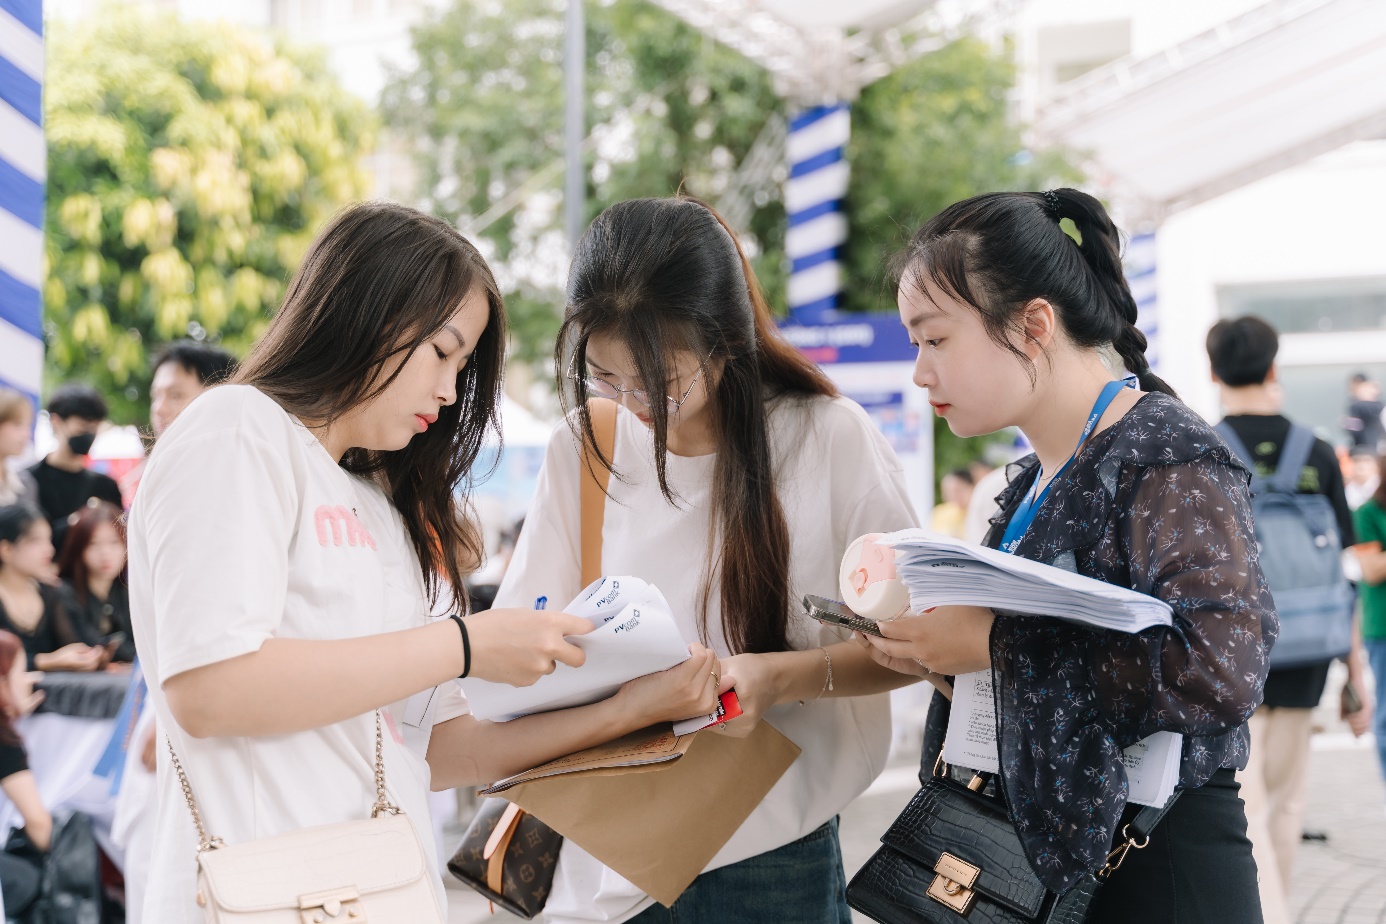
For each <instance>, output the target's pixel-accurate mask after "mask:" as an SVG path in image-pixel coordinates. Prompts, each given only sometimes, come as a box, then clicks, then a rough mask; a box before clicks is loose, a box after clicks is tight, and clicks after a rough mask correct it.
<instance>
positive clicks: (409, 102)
mask: <svg viewBox="0 0 1386 924" xmlns="http://www.w3.org/2000/svg"><path fill="white" fill-rule="evenodd" d="M565 6H566V3H565V0H504V2H502V0H458V2H456V3H454V4H453V5H452V6H451V7H449V8H447V9H445V10H443V11H441V12H440V13H438V14H435V16H434V17H433V18H432V19H430V20H428V21H426V22H425V23H424V24H422V25H421V26H420V27H418V28H416V29H415V30H414V37H413V40H414V51H415V57H416V59H417V64H416V66H415V67H414V68H413V69H411V70H409V71H407V72H405V73H400V74H396V75H395V76H394V78H393V79H392V80H391V82H390V84H389V85H388V86H387V88H386V90H385V93H384V96H383V101H382V112H383V114H384V118H385V120H386V123H387V124H388V125H389V126H390V127H391V128H392V129H394V130H395V131H396V132H397V133H398V134H399V135H400V136H401V137H403V138H407V139H410V141H411V143H413V144H414V145H415V146H416V150H417V151H418V154H419V157H418V165H419V182H420V189H419V194H420V198H421V200H422V204H423V206H424V207H425V208H428V209H430V210H432V211H434V212H435V213H437V214H439V215H442V216H444V217H447V218H449V219H451V220H453V221H456V222H457V223H458V225H459V226H460V227H462V228H463V229H464V230H468V229H472V228H476V224H475V223H474V219H476V218H478V217H480V216H484V215H485V214H486V213H487V212H488V210H491V209H492V208H494V207H495V206H497V204H498V203H500V204H502V209H501V211H503V210H504V205H503V204H504V203H506V202H507V201H510V200H512V199H514V198H516V197H518V198H520V199H522V200H523V202H524V204H523V205H521V206H520V207H518V208H515V209H513V210H510V211H508V212H506V213H505V214H504V215H503V216H502V217H500V218H499V219H497V220H495V221H494V222H491V223H489V224H487V225H486V226H485V227H484V228H481V229H480V234H479V238H480V244H481V246H482V247H483V249H484V250H485V251H486V252H487V256H488V257H489V258H490V260H491V262H492V265H493V267H494V268H495V270H496V272H497V275H498V277H499V281H500V282H501V285H502V288H503V289H504V290H505V292H506V303H507V306H508V307H509V309H510V315H511V323H512V332H513V337H512V343H513V345H514V347H515V350H516V355H517V356H519V357H520V358H522V359H537V358H540V357H543V356H547V355H549V354H550V353H551V351H552V346H553V337H554V334H555V332H556V330H557V326H558V316H559V311H560V308H561V305H562V290H563V282H564V278H565V276H566V273H567V253H568V245H567V241H566V239H565V238H564V235H563V232H562V228H561V226H562V206H563V199H562V183H563V172H562V168H563V160H562V158H563V108H564V90H563V17H564V9H565ZM587 60H588V69H587V91H588V106H587V122H588V125H589V126H590V127H591V132H592V143H591V145H589V153H588V160H587V163H588V166H589V168H590V169H589V170H588V199H587V204H588V218H589V219H590V218H592V217H594V216H595V215H596V214H597V213H598V212H599V211H601V210H602V209H603V208H605V207H606V206H608V205H610V204H612V203H613V202H618V201H620V200H622V199H628V198H631V197H635V196H667V195H672V194H673V193H675V192H676V191H678V190H679V189H680V187H682V189H683V190H684V191H685V192H688V193H691V194H693V195H697V196H701V197H703V198H706V199H709V200H711V201H713V202H716V201H717V200H718V199H719V197H721V196H722V194H723V193H724V192H725V191H726V189H727V187H728V184H729V183H730V181H731V178H732V175H733V173H734V171H735V168H736V166H737V164H738V163H739V162H740V161H741V159H742V158H743V157H744V156H745V154H746V152H747V151H748V150H749V149H750V147H751V145H752V144H753V143H754V141H755V139H756V136H757V134H758V133H759V132H760V130H761V128H762V127H763V126H764V124H765V122H766V120H767V118H769V117H770V116H771V115H773V114H775V113H777V112H780V111H781V110H782V107H783V103H782V102H781V101H780V100H779V99H778V98H777V97H776V96H775V95H774V92H773V90H772V87H771V82H770V78H769V76H768V75H767V74H766V73H765V72H764V71H763V70H762V69H761V68H759V67H757V66H756V65H755V64H753V63H751V62H750V61H748V60H746V59H745V58H743V57H742V56H740V55H738V54H736V53H735V52H733V51H731V50H729V49H727V48H724V47H722V46H720V45H718V44H716V43H715V42H712V41H710V40H708V39H706V38H704V37H703V36H702V34H701V33H699V32H698V31H697V30H695V29H693V28H692V27H691V26H688V25H686V24H685V23H683V22H682V21H681V20H678V19H676V18H675V17H673V16H671V15H669V14H668V13H665V12H664V11H662V10H660V9H658V8H656V7H654V6H651V5H649V4H647V3H644V2H639V0H619V2H614V3H612V2H608V3H604V4H599V3H589V4H588V7H587ZM783 226H784V213H783V210H782V208H781V207H780V206H779V204H778V203H777V202H765V203H762V204H761V207H759V208H757V209H756V210H755V211H754V213H753V215H752V217H751V220H750V222H749V227H747V228H743V229H740V230H742V231H743V232H749V234H750V240H751V243H752V248H753V250H754V251H755V252H757V253H760V254H768V255H769V257H768V259H765V258H762V259H761V260H760V261H759V265H758V269H760V270H762V271H764V272H766V274H767V276H768V277H769V278H768V279H766V282H767V284H768V285H770V286H771V287H772V289H775V288H778V289H782V288H783V285H782V281H780V280H782V276H783V269H782V267H781V265H780V259H779V253H780V250H781V248H782V243H783V238H784V231H783Z"/></svg>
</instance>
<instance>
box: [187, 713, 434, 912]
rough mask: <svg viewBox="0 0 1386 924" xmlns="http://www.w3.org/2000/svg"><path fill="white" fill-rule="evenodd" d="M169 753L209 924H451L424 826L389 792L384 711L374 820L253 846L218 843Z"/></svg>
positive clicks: (307, 830)
mask: <svg viewBox="0 0 1386 924" xmlns="http://www.w3.org/2000/svg"><path fill="white" fill-rule="evenodd" d="M168 750H169V754H171V755H172V756H173V769H174V771H175V772H177V774H178V782H179V785H181V786H182V787H183V798H184V799H186V800H187V803H188V811H190V812H191V813H192V819H193V825H194V826H195V827H196V828H197V841H198V844H197V903H198V905H200V906H201V907H202V912H203V920H204V921H206V922H207V924H443V919H442V918H441V917H440V916H439V910H438V900H437V897H436V893H435V890H434V884H433V882H432V880H431V877H432V875H433V874H432V871H431V870H429V869H428V866H427V864H426V863H425V862H424V853H423V848H422V847H421V846H420V845H419V838H418V835H417V834H416V833H415V831H414V825H413V824H412V823H411V822H410V821H409V819H408V818H407V817H406V816H405V815H404V813H403V812H401V811H400V809H399V807H398V806H396V805H394V804H393V803H391V802H390V801H389V797H388V796H387V795H386V793H385V759H384V739H383V738H382V737H381V728H380V713H379V712H376V714H375V804H374V805H372V806H371V817H370V818H369V819H367V820H364V821H347V822H342V823H340V824H333V825H319V826H318V827H314V828H304V829H302V830H300V831H294V832H291V833H289V834H281V835H279V836H277V837H265V838H261V839H259V840H255V841H250V842H249V843H246V844H229V845H228V844H226V843H224V842H223V841H222V840H221V838H219V837H209V836H208V834H207V831H206V829H205V828H204V827H203V826H202V815H201V813H200V812H199V811H198V809H197V800H196V799H194V798H193V793H192V786H191V785H190V784H189V783H188V777H187V774H186V773H184V772H183V765H182V764H181V763H180V762H179V760H178V755H177V753H175V752H174V750H173V742H171V741H170V742H168Z"/></svg>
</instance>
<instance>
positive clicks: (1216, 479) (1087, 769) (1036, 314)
mask: <svg viewBox="0 0 1386 924" xmlns="http://www.w3.org/2000/svg"><path fill="white" fill-rule="evenodd" d="M1119 246H1120V244H1119V238H1118V234H1117V229H1116V227H1115V226H1114V225H1113V224H1112V221H1111V219H1110V218H1109V217H1108V215H1107V213H1106V211H1105V210H1104V209H1103V208H1102V206H1101V204H1100V203H1099V202H1098V201H1097V200H1096V199H1094V198H1092V197H1091V196H1088V195H1086V194H1084V193H1081V192H1078V191H1077V190H1072V189H1060V190H1054V191H1052V192H1047V193H1043V194H1040V193H992V194H988V195H984V196H978V197H976V198H973V199H968V200H966V201H964V202H959V203H957V204H956V205H953V206H951V207H950V208H948V209H946V210H945V211H943V212H942V213H941V214H939V215H938V216H937V217H935V218H934V219H933V220H931V221H930V222H929V223H928V224H927V225H925V226H924V228H922V229H921V230H920V231H919V232H918V233H917V234H916V235H915V236H914V238H913V240H912V241H911V242H910V246H909V248H908V250H907V251H906V252H905V254H903V255H902V258H901V260H900V264H899V272H898V275H897V280H898V282H897V297H898V302H899V308H900V316H901V319H902V320H903V322H904V324H905V326H906V327H907V328H908V330H909V332H910V338H911V341H912V342H913V343H914V344H915V345H916V346H917V348H918V350H919V357H918V360H917V361H916V364H915V371H914V382H915V384H916V385H918V386H919V387H921V388H927V389H928V390H929V401H930V403H931V404H932V405H933V407H934V408H935V410H936V412H937V413H938V414H939V416H941V417H943V418H944V419H945V420H947V421H948V425H949V426H950V427H951V428H952V430H953V432H954V433H956V434H958V435H959V436H976V435H978V434H983V433H991V432H994V431H996V430H1000V429H1002V428H1003V427H1009V426H1015V427H1019V428H1020V429H1021V431H1022V432H1024V434H1025V436H1026V438H1027V439H1028V440H1029V441H1030V443H1031V445H1033V446H1034V447H1035V454H1034V455H1031V456H1029V457H1027V458H1025V459H1022V460H1020V461H1019V462H1018V463H1016V464H1015V465H1013V466H1012V467H1011V469H1010V471H1009V472H1008V474H1009V486H1008V487H1007V489H1006V490H1005V492H1004V493H1003V494H1002V495H1001V497H1000V498H998V502H999V504H1000V508H1001V512H1000V513H999V514H998V515H997V516H996V517H995V518H994V519H993V520H992V529H991V532H990V534H989V535H988V537H987V544H988V545H990V546H992V547H995V548H1001V547H1005V548H1006V549H1007V551H1010V552H1013V553H1014V554H1017V555H1021V556H1023V557H1025V558H1029V559H1033V560H1035V561H1041V562H1045V563H1048V564H1051V565H1056V566H1058V567H1061V568H1066V569H1068V570H1070V571H1076V572H1078V573H1080V574H1084V575H1087V576H1089V577H1093V578H1097V579H1099V580H1103V581H1107V582H1109V583H1112V584H1119V585H1121V586H1123V587H1129V588H1132V589H1134V590H1137V591H1140V592H1141V593H1145V594H1149V595H1151V596H1154V597H1158V598H1160V599H1162V600H1165V601H1166V602H1168V603H1169V604H1170V606H1171V607H1172V608H1173V610H1174V624H1173V625H1172V626H1169V627H1161V628H1153V629H1148V630H1146V631H1144V632H1141V633H1138V634H1135V635H1130V634H1124V633H1120V632H1109V631H1099V630H1093V629H1087V628H1082V627H1078V626H1075V625H1073V624H1070V623H1064V622H1060V621H1058V620H1048V619H1043V618H1035V617H1015V616H998V615H995V614H993V613H992V611H990V610H985V609H981V608H977V607H939V608H938V609H936V610H933V611H932V612H929V613H925V614H919V615H914V616H906V617H904V618H902V619H900V620H898V621H896V622H893V623H886V624H883V625H882V630H883V631H884V632H885V633H886V635H887V636H888V637H887V638H886V639H883V640H875V639H871V640H869V641H870V643H871V644H872V645H873V646H874V647H873V651H874V652H875V654H876V657H877V659H878V660H880V661H881V662H882V663H885V664H888V665H890V666H892V667H895V668H896V669H897V670H905V671H909V672H914V673H918V672H920V671H922V670H923V669H924V668H925V667H927V668H928V669H931V670H934V671H937V672H939V673H943V674H960V673H966V672H970V671H977V670H986V669H987V668H990V669H991V670H992V671H993V673H994V677H995V680H996V683H995V685H994V686H995V690H996V713H997V718H998V732H999V739H1000V752H1001V784H1002V788H1003V789H1004V792H1005V796H1006V800H1007V802H1008V804H1009V806H1010V809H1011V817H1012V820H1013V821H1014V823H1015V825H1016V827H1017V829H1018V831H1019V832H1020V836H1021V840H1022V842H1023V843H1024V845H1025V849H1026V852H1027V854H1028V855H1029V859H1030V863H1031V865H1032V866H1033V867H1034V869H1035V871H1036V873H1037V874H1038V875H1039V876H1040V878H1041V879H1042V880H1043V881H1044V882H1045V883H1046V884H1047V885H1049V887H1050V888H1053V889H1056V890H1063V889H1065V888H1067V887H1069V886H1071V885H1072V884H1073V883H1074V882H1076V881H1077V880H1078V879H1079V877H1080V876H1081V874H1082V872H1083V871H1084V870H1097V869H1100V868H1101V867H1102V866H1103V864H1104V862H1105V860H1106V857H1107V854H1108V852H1109V851H1110V850H1111V846H1112V842H1113V839H1114V836H1115V835H1116V834H1117V832H1119V831H1120V830H1121V828H1122V826H1123V824H1124V823H1125V822H1126V821H1129V819H1130V818H1131V817H1132V816H1133V814H1134V812H1135V807H1128V806H1127V804H1126V797H1127V782H1126V773H1125V768H1124V766H1123V765H1122V762H1121V751H1122V749H1123V748H1125V747H1127V746H1129V745H1131V744H1133V743H1135V742H1136V741H1139V740H1140V739H1142V738H1145V737H1147V736H1149V735H1151V734H1154V733H1155V732H1157V731H1172V732H1178V733H1180V734H1182V735H1184V751H1183V761H1182V765H1181V770H1180V789H1181V791H1182V793H1183V795H1182V796H1181V797H1180V799H1179V801H1178V802H1176V803H1175V806H1174V808H1173V809H1172V810H1171V811H1170V812H1169V814H1168V815H1167V816H1166V817H1165V819H1164V821H1163V822H1161V824H1160V826H1159V827H1158V828H1157V829H1156V831H1155V834H1154V835H1153V836H1152V838H1151V841H1150V844H1149V846H1148V847H1147V848H1146V849H1143V850H1133V851H1131V852H1130V853H1129V854H1128V855H1127V857H1126V859H1125V862H1124V864H1123V865H1122V866H1121V868H1120V869H1119V870H1118V871H1117V872H1116V873H1115V874H1114V875H1112V876H1111V877H1110V879H1109V880H1108V883H1107V885H1106V886H1105V887H1104V889H1103V890H1102V892H1101V893H1100V894H1099V896H1098V899H1097V902H1096V903H1095V905H1094V916H1093V918H1092V920H1096V921H1103V922H1107V921H1111V922H1117V921H1120V922H1146V921H1149V922H1157V921H1158V922H1172V921H1177V922H1191V921H1200V922H1201V921H1209V922H1217V924H1242V922H1259V921H1260V920H1261V913H1260V905H1259V901H1258V899H1257V891H1256V867H1255V863H1254V862H1253V860H1252V858H1251V846H1250V843H1249V842H1248V841H1247V839H1246V834H1245V832H1246V816H1245V812H1244V811H1243V807H1242V802H1241V799H1240V798H1239V797H1238V795H1237V784H1236V782H1235V780H1234V778H1233V771H1234V770H1235V769H1238V768H1241V767H1242V766H1244V765H1245V763H1246V757H1247V746H1248V738H1247V730H1246V721H1247V719H1248V717H1250V715H1251V713H1252V711H1253V710H1254V709H1255V708H1256V706H1257V704H1258V703H1260V701H1261V690H1262V685H1263V684H1264V682H1265V677H1266V658H1267V654H1268V652H1269V650H1270V646H1271V644H1272V643H1273V642H1274V641H1275V635H1276V631H1277V621H1276V616H1275V609H1274V605H1273V604H1272V602H1271V597H1270V593H1269V591H1268V590H1267V589H1266V584H1265V580H1264V578H1263V577H1262V574H1261V569H1260V566H1259V565H1258V563H1257V550H1256V543H1255V539H1254V537H1253V534H1252V520H1251V505H1250V498H1249V494H1248V490H1247V484H1248V478H1249V476H1248V473H1247V472H1246V471H1245V470H1244V469H1243V468H1242V466H1241V465H1240V464H1238V463H1237V462H1236V461H1235V460H1234V459H1233V458H1232V457H1231V455H1230V454H1229V452H1228V450H1227V447H1226V446H1224V445H1223V443H1222V441H1221V440H1220V439H1219V438H1218V437H1217V435H1216V434H1215V433H1214V432H1213V431H1212V430H1211V429H1210V428H1209V427H1208V425H1207V424H1206V423H1205V422H1204V421H1203V420H1202V419H1201V418H1200V417H1199V416H1198V415H1196V414H1194V413H1193V412H1192V411H1190V410H1189V409H1188V408H1187V407H1185V406H1184V405H1183V404H1182V403H1181V402H1180V401H1179V400H1178V398H1176V397H1175V396H1174V394H1173V392H1172V391H1171V390H1170V389H1169V387H1168V386H1167V385H1166V384H1165V383H1164V382H1163V381H1161V380H1160V379H1159V378H1157V377H1156V376H1155V375H1154V374H1153V373H1152V372H1151V371H1150V366H1149V364H1148V363H1147V361H1146V358H1145V337H1144V336H1143V335H1142V334H1141V332H1140V331H1139V330H1137V329H1136V326H1135V321H1136V304H1135V301H1134V299H1133V298H1132V296H1131V292H1130V290H1129V288H1128V287H1127V285H1126V282H1125V280H1124V278H1123V275H1122V271H1121V263H1120V251H1119ZM1120 365H1124V366H1125V369H1126V370H1127V371H1129V372H1130V373H1131V374H1132V376H1133V380H1132V381H1130V382H1129V384H1131V385H1132V386H1133V387H1130V388H1120V389H1117V388H1116V387H1115V386H1111V387H1109V384H1110V383H1111V382H1112V381H1113V380H1114V379H1117V378H1119V377H1120V376H1119V375H1114V374H1113V373H1112V371H1111V370H1112V368H1114V367H1117V366H1120ZM1137 382H1138V383H1139V387H1138V388H1137V387H1135V385H1136V383H1137ZM1114 391H1115V392H1117V393H1116V394H1115V396H1113V394H1112V392H1114ZM1099 398H1103V399H1106V401H1107V402H1108V403H1107V404H1106V407H1105V410H1104V409H1102V407H1101V406H1100V404H1095V403H1094V402H1095V401H1098V399H1099ZM1092 414H1096V415H1097V417H1098V421H1097V425H1096V426H1095V427H1094V428H1093V429H1092V430H1091V435H1090V436H1089V437H1088V438H1087V439H1086V441H1084V442H1083V444H1082V445H1078V444H1079V441H1080V439H1081V437H1082V434H1083V432H1084V430H1085V424H1086V423H1087V421H1088V418H1089V416H1090V415H1092ZM1027 506H1032V507H1033V511H1034V518H1033V520H1032V521H1031V522H1030V523H1029V526H1028V528H1025V529H1024V531H1023V532H1021V531H1020V529H1019V527H1021V526H1022V525H1023V520H1024V513H1023V511H1024V509H1025V508H1026V507H1027ZM1018 511H1020V512H1021V515H1020V516H1017V512H1018ZM1013 520H1015V524H1014V525H1012V521H1013ZM1008 527H1011V529H1010V530H1009V534H1008ZM934 714H935V715H939V714H943V715H946V710H942V711H940V710H935V713H934ZM938 737H939V736H938V735H936V734H935V735H932V736H931V738H933V739H934V740H935V741H937V739H938ZM935 746H936V745H935ZM930 759H932V755H930Z"/></svg>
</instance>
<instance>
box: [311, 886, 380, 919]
mask: <svg viewBox="0 0 1386 924" xmlns="http://www.w3.org/2000/svg"><path fill="white" fill-rule="evenodd" d="M298 914H299V918H300V919H301V920H302V922H303V924H348V922H349V924H367V921H366V908H365V906H364V905H362V904H361V894H360V893H359V892H357V891H356V890H355V889H333V890H332V891H330V892H314V893H312V894H311V895H300V896H299V897H298Z"/></svg>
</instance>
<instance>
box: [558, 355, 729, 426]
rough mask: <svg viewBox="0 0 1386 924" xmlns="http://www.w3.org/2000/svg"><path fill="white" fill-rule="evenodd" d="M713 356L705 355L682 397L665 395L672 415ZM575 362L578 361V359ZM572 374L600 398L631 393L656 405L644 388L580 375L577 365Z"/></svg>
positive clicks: (642, 400) (645, 402)
mask: <svg viewBox="0 0 1386 924" xmlns="http://www.w3.org/2000/svg"><path fill="white" fill-rule="evenodd" d="M711 356H712V354H711V353H709V354H708V355H707V356H705V357H703V360H702V363H699V365H698V372H697V374H695V375H694V376H693V380H692V381H691V382H689V383H688V387H687V388H685V389H684V391H683V395H682V396H681V397H678V398H673V397H670V396H669V395H665V396H664V401H665V407H666V408H667V413H668V415H669V416H670V417H673V416H674V415H675V414H677V413H678V412H679V409H680V408H682V407H683V405H684V402H685V401H687V400H688V396H689V395H691V394H693V386H694V385H697V384H698V379H700V378H701V377H702V375H703V369H704V368H705V366H704V365H703V363H706V362H707V361H708V359H709V358H710V357H711ZM574 362H576V359H575V360H574ZM571 375H572V376H573V378H574V379H581V380H582V383H583V384H584V385H585V386H586V387H587V393H588V394H591V395H596V396H597V397H598V398H606V399H607V400H609V401H620V400H621V396H622V395H630V396H631V397H632V398H634V399H635V400H636V401H639V402H640V403H641V404H643V405H644V406H645V407H647V408H651V409H653V408H654V405H652V404H651V403H650V394H649V392H647V391H645V389H643V388H622V387H621V386H620V385H614V384H612V383H611V382H608V381H607V380H606V379H603V378H599V377H598V376H595V375H591V374H587V375H579V374H578V372H577V369H576V367H574V368H573V370H572V373H571Z"/></svg>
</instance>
